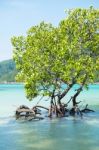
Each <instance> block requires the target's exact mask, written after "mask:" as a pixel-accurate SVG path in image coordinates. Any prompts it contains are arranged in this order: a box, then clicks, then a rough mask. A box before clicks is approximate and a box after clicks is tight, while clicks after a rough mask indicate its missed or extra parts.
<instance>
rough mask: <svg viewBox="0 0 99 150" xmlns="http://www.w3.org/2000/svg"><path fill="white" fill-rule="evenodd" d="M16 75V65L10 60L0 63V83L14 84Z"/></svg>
mask: <svg viewBox="0 0 99 150" xmlns="http://www.w3.org/2000/svg"><path fill="white" fill-rule="evenodd" d="M16 74H17V70H16V65H15V62H14V61H13V60H12V59H9V60H5V61H2V62H0V83H9V82H10V83H13V82H15V76H16Z"/></svg>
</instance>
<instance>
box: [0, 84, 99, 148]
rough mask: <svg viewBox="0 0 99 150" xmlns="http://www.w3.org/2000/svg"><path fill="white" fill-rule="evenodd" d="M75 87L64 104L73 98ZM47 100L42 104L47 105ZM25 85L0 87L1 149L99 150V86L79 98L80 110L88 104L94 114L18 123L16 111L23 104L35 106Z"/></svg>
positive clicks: (93, 86) (83, 93) (92, 87)
mask: <svg viewBox="0 0 99 150" xmlns="http://www.w3.org/2000/svg"><path fill="white" fill-rule="evenodd" d="M76 88H77V86H75V87H74V88H73V89H72V90H71V91H70V93H69V94H68V95H67V97H65V98H64V101H65V100H66V99H67V101H68V100H69V99H70V97H71V96H72V95H73V93H74V92H75V89H76ZM46 99H47V97H46V98H45V99H44V100H42V101H41V102H40V104H44V105H45V106H47V105H48V101H46ZM38 100H39V97H38V98H36V99H34V100H33V101H31V102H29V101H28V100H27V99H26V97H25V91H24V86H23V85H18V84H17V85H11V84H8V85H0V150H99V85H90V86H89V90H88V91H87V90H84V91H83V92H82V93H81V94H80V96H79V97H78V101H79V100H81V101H83V103H81V106H80V107H81V108H83V107H84V106H85V105H86V104H87V103H88V104H89V107H90V108H92V109H94V110H95V113H90V114H86V115H84V117H83V118H82V119H81V118H79V117H76V118H73V117H66V118H61V119H55V118H54V119H52V120H50V119H48V118H47V117H46V118H45V119H44V120H41V121H31V122H27V121H16V120H15V118H14V113H15V109H16V108H17V107H18V106H19V105H22V104H25V105H27V106H29V107H32V106H33V105H34V104H36V103H37V102H38Z"/></svg>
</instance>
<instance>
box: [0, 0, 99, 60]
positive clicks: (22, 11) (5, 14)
mask: <svg viewBox="0 0 99 150" xmlns="http://www.w3.org/2000/svg"><path fill="white" fill-rule="evenodd" d="M90 6H93V7H94V8H99V0H0V61H3V60H7V59H11V58H12V55H13V48H12V45H11V37H13V36H20V35H25V34H26V32H27V31H28V29H29V28H30V27H31V26H34V25H37V24H39V23H40V22H41V21H45V22H47V23H52V24H53V25H54V26H57V25H58V23H59V22H60V20H62V19H64V18H65V17H66V14H65V10H66V9H72V8H78V7H81V8H88V7H90Z"/></svg>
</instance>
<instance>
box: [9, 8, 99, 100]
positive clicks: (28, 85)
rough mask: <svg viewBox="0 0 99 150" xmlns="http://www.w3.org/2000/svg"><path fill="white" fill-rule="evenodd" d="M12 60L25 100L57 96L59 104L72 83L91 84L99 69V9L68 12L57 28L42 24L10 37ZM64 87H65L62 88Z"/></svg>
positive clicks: (81, 85)
mask: <svg viewBox="0 0 99 150" xmlns="http://www.w3.org/2000/svg"><path fill="white" fill-rule="evenodd" d="M11 40H12V45H13V57H14V60H15V62H16V65H17V68H18V70H19V73H18V75H17V80H19V81H23V82H24V83H25V89H26V93H27V98H28V99H30V100H32V99H33V98H34V97H36V96H38V95H47V96H50V97H52V98H53V95H54V98H55V97H56V99H57V101H58V102H59V103H60V101H61V99H62V98H63V97H64V96H65V95H66V94H67V92H68V91H69V90H70V89H71V88H72V86H73V85H74V84H79V85H80V88H82V87H83V86H87V85H88V84H89V83H93V82H94V80H95V78H96V76H97V75H98V74H97V73H96V72H97V70H99V10H98V9H94V8H93V7H90V8H89V9H81V8H77V9H74V10H69V11H68V14H67V15H66V18H65V19H64V20H62V21H60V23H59V25H58V27H53V26H52V24H47V23H45V22H41V23H40V24H39V25H37V26H33V27H31V28H30V29H29V31H28V32H27V35H26V37H24V36H19V37H13V38H12V39H11ZM64 84H66V86H65V87H64V86H63V85H64Z"/></svg>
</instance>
